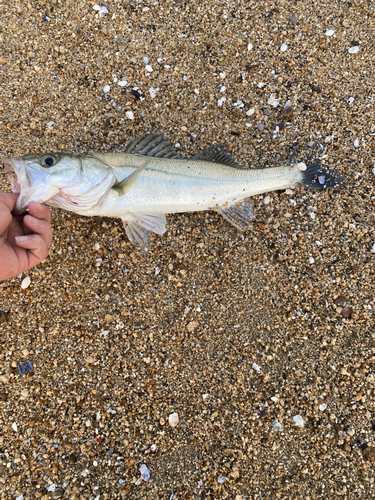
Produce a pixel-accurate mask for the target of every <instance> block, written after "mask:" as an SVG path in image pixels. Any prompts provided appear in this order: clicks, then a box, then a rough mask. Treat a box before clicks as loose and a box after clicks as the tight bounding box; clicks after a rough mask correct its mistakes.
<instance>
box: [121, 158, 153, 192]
mask: <svg viewBox="0 0 375 500" xmlns="http://www.w3.org/2000/svg"><path fill="white" fill-rule="evenodd" d="M150 162H151V158H150V159H149V160H147V161H145V162H144V163H143V164H142V165H141V166H140V167H138V168H137V170H135V171H134V172H133V173H132V174H130V175H128V176H127V177H125V179H124V180H122V181H121V182H119V183H118V184H115V185H114V186H113V187H112V189H114V190H115V191H117V192H118V193H119V195H120V196H122V195H124V194H125V193H127V191H129V189H130V188H132V187H133V186H134V184H135V183H136V182H137V181H138V179H139V178H140V176H141V175H142V174H143V172H144V170H145V169H146V168H147V166H148V165H149V164H150Z"/></svg>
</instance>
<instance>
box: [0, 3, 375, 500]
mask: <svg viewBox="0 0 375 500" xmlns="http://www.w3.org/2000/svg"><path fill="white" fill-rule="evenodd" d="M98 7H99V9H96V10H95V9H94V8H93V4H90V3H87V2H82V1H79V2H76V1H74V2H73V1H71V0H64V1H62V0H50V1H49V2H34V1H30V2H21V1H19V0H15V1H14V2H3V3H2V4H1V22H2V38H1V39H0V47H1V52H0V88H1V92H0V95H1V98H0V121H1V122H0V126H1V134H0V148H1V156H17V155H21V154H24V153H35V152H48V151H53V150H55V151H58V150H73V151H77V152H86V151H90V150H91V151H116V150H121V149H122V148H123V147H124V145H125V144H126V143H127V142H128V141H129V140H130V139H131V138H133V137H134V136H138V135H141V134H143V133H144V132H149V131H152V130H155V129H158V128H159V129H160V130H162V131H163V132H164V133H165V135H166V136H168V137H169V138H170V139H171V143H172V144H177V143H178V144H179V152H181V153H184V154H188V155H194V154H197V153H199V152H200V151H202V150H203V149H204V148H206V147H208V146H209V145H210V144H212V142H214V141H217V142H219V143H223V144H225V145H226V146H227V148H228V149H229V150H230V151H231V152H232V154H233V156H234V157H235V158H236V160H237V161H238V162H239V163H241V164H243V165H244V166H250V167H251V166H258V167H262V166H268V165H277V164H280V163H281V162H283V161H285V160H286V159H287V158H288V156H289V155H290V153H291V152H292V153H293V155H294V156H295V157H296V158H297V160H298V158H301V160H298V161H303V151H304V150H305V149H306V147H307V145H308V144H311V143H314V142H317V141H320V142H322V143H323V144H324V145H325V146H326V147H327V156H326V158H325V162H326V163H327V165H328V166H329V167H331V168H334V169H335V170H336V171H337V172H339V173H340V174H341V175H343V176H345V178H346V183H345V186H343V187H341V188H339V189H336V190H332V191H321V192H319V191H318V192H312V191H306V190H304V189H302V188H299V189H296V190H289V191H288V192H287V193H285V192H284V193H283V192H280V193H279V192H275V193H272V196H271V197H269V196H268V197H267V195H264V196H263V195H262V196H257V197H255V200H254V201H255V214H256V220H255V222H254V224H253V226H252V228H251V229H250V230H249V231H247V232H246V233H244V234H240V233H239V232H238V231H237V230H235V229H234V228H233V227H231V226H230V225H229V224H228V223H227V222H225V221H224V220H223V219H222V218H221V217H220V216H219V215H218V214H215V213H193V214H180V215H173V216H168V231H167V233H166V234H165V235H164V236H160V237H159V236H157V237H155V240H154V243H153V245H152V248H151V249H150V251H149V253H148V254H142V253H138V251H137V250H136V249H135V248H134V247H132V246H131V245H130V244H129V242H128V241H127V239H126V237H125V236H124V232H123V228H122V225H121V221H119V220H115V219H95V218H93V219H88V218H83V217H81V216H77V215H74V214H71V213H68V212H64V211H62V210H57V209H54V210H53V228H54V241H53V246H52V249H51V255H50V256H49V257H48V259H47V260H46V261H45V262H44V263H43V264H41V265H40V266H38V268H36V269H33V270H30V271H29V272H28V273H27V277H28V278H29V280H27V283H29V284H28V286H27V288H26V287H25V282H23V281H22V279H20V278H14V279H12V280H8V281H7V282H5V283H2V284H0V309H1V311H3V312H4V316H2V318H4V319H6V321H3V322H1V323H0V328H1V336H0V339H1V340H0V341H1V344H2V345H1V349H0V419H1V430H2V432H1V433H0V498H1V499H7V500H8V499H16V498H24V500H26V499H27V500H29V499H30V500H31V499H38V498H41V499H44V500H47V499H48V498H58V497H60V496H61V497H62V498H69V499H71V500H77V499H78V498H79V499H82V498H89V499H95V498H97V499H98V498H100V500H103V499H114V498H126V499H139V500H140V499H144V498H147V499H165V498H174V499H180V498H189V499H196V500H197V499H215V498H216V499H219V498H220V499H236V500H241V499H242V500H249V499H254V498H262V499H275V498H276V499H279V498H280V499H289V498H299V497H301V495H302V496H303V497H304V498H306V499H307V498H310V499H323V498H332V499H337V498H340V499H341V498H342V499H358V498H371V497H373V496H374V472H373V462H374V461H375V458H374V457H375V451H374V450H375V443H374V441H375V424H374V422H375V416H374V412H375V409H374V404H375V402H374V383H375V377H374V373H373V372H374V361H375V334H374V328H373V325H374V310H375V303H374V259H375V255H374V253H371V249H372V248H373V245H374V241H375V234H374V214H375V208H374V207H375V198H374V191H373V186H374V175H373V173H372V169H373V167H374V160H373V151H374V133H375V128H374V127H375V125H374V107H373V106H374V103H373V93H374V92H373V89H374V81H373V69H372V67H373V63H374V61H373V39H372V32H373V23H374V5H373V4H372V3H371V2H367V1H362V0H359V1H358V2H355V3H354V2H346V1H343V2H331V3H329V2H328V3H326V5H323V4H321V5H320V6H319V9H316V8H315V5H314V4H313V3H311V2H308V1H307V0H301V1H300V2H297V3H292V2H285V1H280V2H277V3H275V2H268V1H266V2H255V1H252V0H251V1H249V2H240V3H238V2H236V3H234V2H223V1H219V0H217V1H210V2H208V1H206V0H203V1H199V2H195V1H193V2H186V3H184V2H177V1H175V2H172V1H169V0H166V1H165V2H159V3H158V2H150V3H146V2H117V1H114V0H110V1H108V2H106V3H105V5H98ZM332 31H333V32H334V34H333V35H332V36H329V35H327V33H328V32H330V33H331V32H332ZM249 47H250V48H249ZM285 47H286V50H285V52H284V51H283V50H284V48H285ZM146 59H147V63H145V62H144V61H146ZM145 64H147V67H146V66H145ZM148 66H149V68H148ZM150 68H152V71H151V70H150ZM223 75H224V76H223ZM224 83H225V85H224ZM107 86H108V88H109V89H110V90H108V91H107V90H104V91H103V89H105V88H106V89H107ZM132 89H137V93H138V97H137V95H135V94H132V92H131V91H132ZM150 89H158V90H157V92H155V95H154V93H152V95H150ZM271 95H273V96H274V98H275V99H277V100H278V101H279V103H278V104H279V105H278V106H277V107H276V106H275V107H274V106H273V105H269V104H268V101H269V99H270V96H271ZM350 98H353V100H351V101H350V104H349V99H350ZM219 101H220V102H221V104H220V105H218V102H219ZM238 102H241V103H242V104H243V106H242V107H240V106H239V105H237V106H234V104H235V103H238ZM272 102H274V103H276V101H272ZM286 103H288V106H286ZM247 110H249V111H247ZM250 110H252V111H251V112H250ZM286 110H287V111H286ZM289 110H290V111H289ZM281 115H283V118H282V120H283V122H284V124H285V128H284V129H283V130H281V128H280V127H279V130H278V132H277V133H276V134H275V133H274V132H273V131H274V130H275V128H276V124H277V123H279V122H280V118H281ZM51 123H52V125H53V126H52V125H50V124H51ZM260 125H262V127H261V128H262V129H263V131H262V132H261V133H260V130H258V128H259V127H258V126H260ZM355 141H356V142H355ZM1 186H2V189H3V190H9V183H8V181H7V179H6V177H5V176H2V178H1ZM288 193H289V194H288ZM291 199H292V200H293V203H292V202H291V201H290V200H291ZM263 200H264V202H263ZM22 283H24V284H23V285H22ZM340 297H341V298H340ZM342 297H343V298H344V299H345V300H344V299H342ZM339 298H340V299H339ZM338 299H339V300H338ZM8 313H9V314H8ZM25 353H27V354H25ZM26 359H27V360H29V361H30V363H32V366H33V368H34V369H33V371H31V372H29V371H27V370H25V374H23V375H22V376H21V375H20V373H19V372H18V369H17V367H18V364H19V363H20V361H22V362H24V361H25V360H26ZM254 366H257V367H259V371H258V370H257V369H254V368H253V367H254ZM322 408H324V411H323V410H322ZM173 414H177V415H178V425H176V426H171V425H170V424H169V422H170V420H169V419H170V415H173ZM295 416H299V417H300V418H301V419H302V421H303V422H304V423H305V425H304V426H299V427H298V426H297V425H296V424H295V423H294V421H293V417H295ZM298 421H299V422H301V420H298ZM56 445H57V446H56ZM141 466H144V467H143V469H142V470H143V471H146V469H145V467H147V471H149V475H150V479H149V480H148V481H144V480H142V481H140V482H139V483H138V484H137V485H136V483H137V481H138V480H139V477H140V468H141ZM145 477H146V476H145ZM147 477H148V476H147ZM52 485H54V486H53V488H51V486H52ZM49 488H51V489H49ZM302 491H303V492H305V493H301V492H302Z"/></svg>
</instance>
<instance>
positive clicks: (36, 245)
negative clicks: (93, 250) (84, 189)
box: [0, 193, 52, 281]
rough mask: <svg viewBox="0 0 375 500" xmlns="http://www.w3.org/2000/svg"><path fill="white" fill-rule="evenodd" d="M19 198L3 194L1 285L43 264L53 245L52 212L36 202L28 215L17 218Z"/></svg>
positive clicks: (0, 199) (0, 213) (0, 201)
mask: <svg viewBox="0 0 375 500" xmlns="http://www.w3.org/2000/svg"><path fill="white" fill-rule="evenodd" d="M17 198H18V194H14V193H0V281H1V280H5V279H8V278H12V277H13V276H17V275H18V274H20V273H23V272H25V271H27V270H28V269H30V268H31V267H34V266H37V265H38V264H40V262H41V261H42V260H44V259H45V258H46V257H47V255H48V250H49V247H50V246H51V242H52V228H51V211H50V209H49V208H48V207H46V206H45V205H42V204H41V203H37V202H36V201H32V202H31V203H29V206H28V209H29V213H28V214H27V215H26V214H25V215H17V216H13V215H12V213H11V212H12V210H13V209H14V207H15V205H16V202H17Z"/></svg>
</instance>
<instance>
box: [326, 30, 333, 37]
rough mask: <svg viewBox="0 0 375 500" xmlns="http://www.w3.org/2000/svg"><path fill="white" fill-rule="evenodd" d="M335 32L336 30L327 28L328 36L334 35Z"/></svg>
mask: <svg viewBox="0 0 375 500" xmlns="http://www.w3.org/2000/svg"><path fill="white" fill-rule="evenodd" d="M334 34H335V30H327V31H326V36H332V35H334Z"/></svg>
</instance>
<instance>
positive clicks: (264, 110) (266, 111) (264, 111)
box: [263, 108, 271, 116]
mask: <svg viewBox="0 0 375 500" xmlns="http://www.w3.org/2000/svg"><path fill="white" fill-rule="evenodd" d="M263 113H264V114H265V115H266V116H271V113H270V112H269V111H268V110H267V109H265V108H263Z"/></svg>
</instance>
